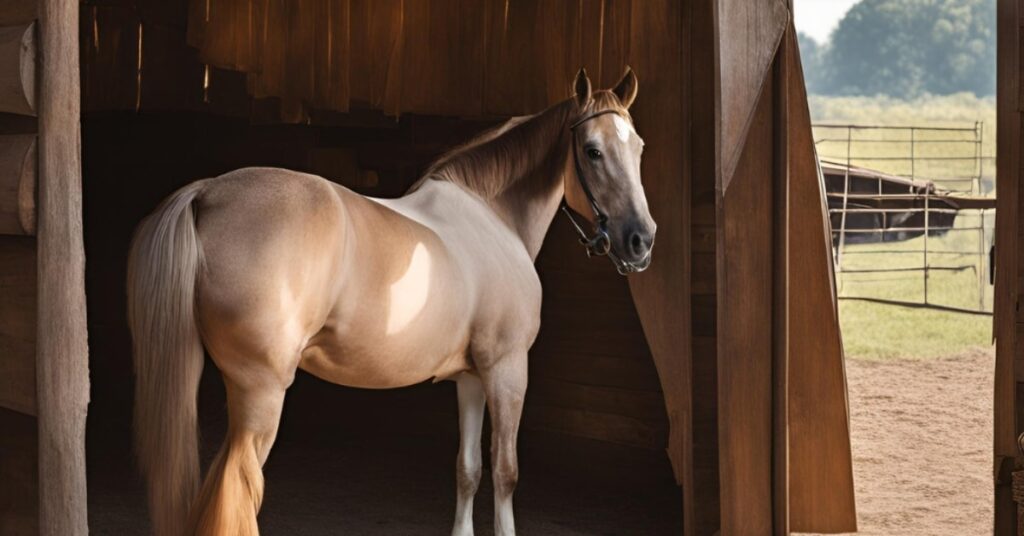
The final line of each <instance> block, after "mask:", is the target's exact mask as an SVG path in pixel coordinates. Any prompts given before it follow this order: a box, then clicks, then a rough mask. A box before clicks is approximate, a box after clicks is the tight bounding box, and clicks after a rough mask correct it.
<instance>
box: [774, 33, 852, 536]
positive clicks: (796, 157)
mask: <svg viewBox="0 0 1024 536" xmlns="http://www.w3.org/2000/svg"><path fill="white" fill-rule="evenodd" d="M789 32H790V34H791V36H790V38H788V39H786V41H785V45H786V48H785V50H783V51H782V52H783V53H785V54H786V55H788V61H789V63H790V64H791V65H792V66H793V67H792V69H789V70H788V74H789V80H788V82H789V83H788V84H787V88H788V90H789V94H788V95H787V97H786V99H787V103H786V106H787V108H788V111H789V112H788V118H789V124H788V127H789V128H788V130H787V136H788V143H787V149H788V164H789V180H788V195H789V202H788V210H789V214H788V218H789V219H788V222H787V224H786V243H787V255H788V262H787V264H788V273H787V278H788V282H787V287H786V312H787V317H786V320H785V325H786V330H787V334H786V339H787V346H788V352H789V355H788V359H789V362H788V369H789V372H788V377H787V384H788V385H787V396H788V428H789V456H790V458H789V462H788V478H789V494H790V497H789V513H790V520H789V521H790V527H789V528H790V529H791V530H793V531H795V532H822V533H836V532H855V531H856V530H857V514H856V508H855V506H854V495H853V461H852V456H851V453H850V420H849V419H850V417H849V405H848V402H847V398H846V370H845V364H844V357H843V344H842V340H841V337H840V331H839V314H838V305H837V302H836V297H835V296H836V290H835V280H834V271H833V267H832V237H831V233H830V230H829V223H828V207H827V205H826V203H825V195H824V184H823V182H822V180H821V178H820V176H819V175H818V164H817V162H818V160H817V156H816V154H815V149H814V137H813V133H812V132H811V115H810V111H809V109H808V106H807V94H806V90H805V87H804V79H803V70H802V69H801V67H800V56H799V50H798V49H797V43H796V39H795V35H796V29H795V28H793V27H792V26H790V29H789Z"/></svg>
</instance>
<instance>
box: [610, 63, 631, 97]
mask: <svg viewBox="0 0 1024 536" xmlns="http://www.w3.org/2000/svg"><path fill="white" fill-rule="evenodd" d="M636 92H637V81H636V74H634V73H633V69H630V68H629V66H628V65H627V66H626V72H625V74H623V75H622V80H619V83H618V84H615V88H614V89H612V93H614V94H615V96H616V97H618V98H619V102H621V103H622V107H623V108H629V107H630V106H632V105H633V101H634V100H636Z"/></svg>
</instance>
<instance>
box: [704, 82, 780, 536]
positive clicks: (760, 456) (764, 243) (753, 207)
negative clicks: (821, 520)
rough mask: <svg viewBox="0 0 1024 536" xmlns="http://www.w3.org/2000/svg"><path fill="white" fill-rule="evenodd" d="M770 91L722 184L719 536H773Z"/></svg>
mask: <svg viewBox="0 0 1024 536" xmlns="http://www.w3.org/2000/svg"><path fill="white" fill-rule="evenodd" d="M772 102H773V88H772V86H771V85H766V86H765V87H764V90H763V91H762V92H761V96H760V98H759V99H758V104H757V107H756V108H755V113H754V120H753V122H752V123H751V126H750V129H749V131H748V133H747V136H746V140H745V141H744V142H743V150H742V152H741V153H740V155H741V156H740V158H739V161H738V164H737V165H736V172H735V175H734V177H733V179H732V186H731V187H730V188H729V189H728V190H725V189H724V188H723V189H720V190H719V191H720V192H721V195H722V198H721V199H720V200H719V204H720V208H721V211H720V212H719V215H718V217H719V221H720V223H719V228H720V232H719V234H718V248H717V254H718V282H719V285H720V286H719V292H718V312H717V314H718V330H719V337H718V440H719V457H720V463H719V466H718V468H719V474H720V475H721V477H720V478H721V481H720V486H721V524H722V525H721V535H722V536H736V535H745V534H770V533H771V532H772V530H773V511H772V509H773V502H772V501H773V500H772V496H773V494H772V449H771V447H770V446H771V445H772V443H773V440H772V437H773V436H772V399H773V397H772V313H773V310H772V278H771V275H770V274H769V273H766V272H767V270H769V269H770V267H771V266H772V247H773V243H772V239H773V236H772V221H773V220H772V217H773V216H772V204H773V200H772V186H773V185H772V181H771V180H765V176H764V175H765V170H771V169H772V168H773V165H774V155H773V149H774V147H773V140H774V136H773V114H772V112H773V106H772Z"/></svg>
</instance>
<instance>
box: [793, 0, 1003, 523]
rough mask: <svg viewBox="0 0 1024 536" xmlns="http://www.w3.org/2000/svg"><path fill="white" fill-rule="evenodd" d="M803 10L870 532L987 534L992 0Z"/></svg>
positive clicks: (863, 513)
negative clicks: (952, 431)
mask: <svg viewBox="0 0 1024 536" xmlns="http://www.w3.org/2000/svg"><path fill="white" fill-rule="evenodd" d="M794 13H795V22H796V26H797V29H798V31H799V32H800V36H799V37H800V45H801V53H802V57H803V67H804V73H805V78H806V80H807V86H808V93H809V104H810V108H811V115H812V121H813V122H814V135H815V144H816V146H817V151H818V156H819V159H820V161H821V165H822V171H823V174H824V177H825V185H826V196H827V201H828V207H829V213H830V221H831V225H832V237H833V261H834V267H835V271H836V282H837V288H836V291H837V295H838V298H839V311H840V315H839V318H840V323H841V326H842V335H843V342H844V347H845V354H846V370H847V381H848V386H849V406H850V419H851V423H850V427H851V445H852V451H853V466H854V481H855V484H856V494H857V506H858V518H859V525H860V529H861V534H894V533H898V534H922V535H923V534H947V533H959V534H984V533H989V532H991V530H992V519H993V501H992V491H991V485H992V484H991V478H992V470H991V467H992V415H993V398H992V378H993V377H994V371H995V368H994V367H995V349H994V347H993V345H992V312H993V308H994V303H993V302H994V295H993V287H992V283H993V281H992V271H991V268H992V266H991V264H992V261H991V259H990V252H991V250H992V246H993V243H994V236H995V218H996V215H995V202H996V201H995V196H996V190H997V181H996V176H995V171H996V168H995V153H996V97H995V92H996V2H995V0H985V1H964V2H947V3H944V4H942V5H940V4H938V3H929V2H895V1H875V2H870V1H859V0H840V1H834V2H817V1H814V0H803V1H801V0H796V1H795V6H794ZM911 57H913V58H914V59H913V60H911V59H910V58H911ZM957 58H959V59H957ZM961 60H962V61H961ZM896 65H900V67H899V68H893V67H894V66H896ZM949 430H957V432H956V433H953V434H951V433H949ZM937 467H941V468H942V469H941V470H938V471H937V470H936V468H937Z"/></svg>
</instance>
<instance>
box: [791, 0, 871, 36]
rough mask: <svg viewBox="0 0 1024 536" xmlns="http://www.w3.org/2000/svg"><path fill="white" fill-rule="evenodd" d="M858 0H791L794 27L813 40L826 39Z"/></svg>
mask: <svg viewBox="0 0 1024 536" xmlns="http://www.w3.org/2000/svg"><path fill="white" fill-rule="evenodd" d="M857 2H858V0H793V12H794V18H795V19H796V20H795V22H796V29H797V30H799V31H801V32H804V33H805V34H807V35H810V36H811V37H813V38H814V40H815V41H817V42H819V43H824V42H825V41H828V36H829V34H831V33H832V30H834V29H835V28H836V26H837V25H838V24H839V21H840V19H842V18H843V15H845V14H846V12H847V11H849V10H850V8H851V7H853V5H854V4H856V3H857Z"/></svg>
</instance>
